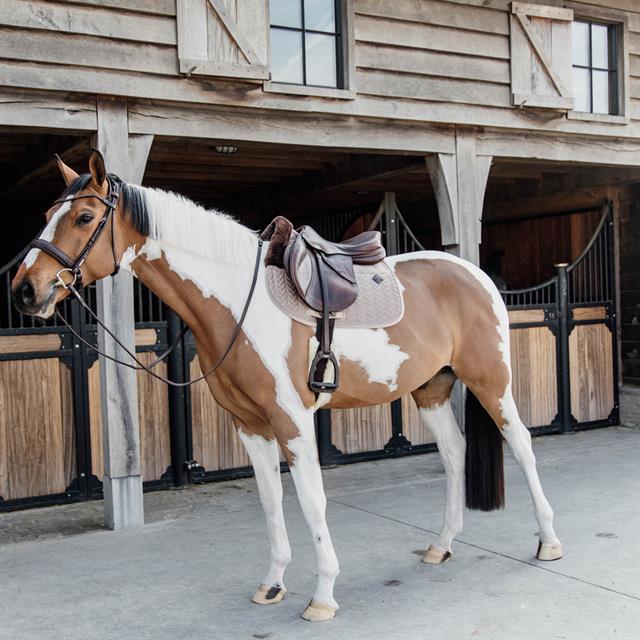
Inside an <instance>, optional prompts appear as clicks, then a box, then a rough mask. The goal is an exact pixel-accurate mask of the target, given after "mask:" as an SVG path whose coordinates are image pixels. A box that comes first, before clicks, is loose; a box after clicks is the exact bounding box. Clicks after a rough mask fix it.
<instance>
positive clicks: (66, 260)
mask: <svg viewBox="0 0 640 640" xmlns="http://www.w3.org/2000/svg"><path fill="white" fill-rule="evenodd" d="M107 182H108V185H109V190H108V193H107V197H106V198H103V197H102V196H101V195H98V194H86V195H81V196H71V197H69V198H60V199H58V200H56V201H55V202H54V205H55V204H62V203H64V202H73V201H74V200H80V199H82V198H96V199H98V200H100V202H102V203H104V204H105V206H106V209H105V212H104V214H103V215H102V218H100V220H99V221H98V226H97V227H96V228H95V229H94V231H93V233H92V234H91V237H90V238H89V240H88V241H87V243H86V244H85V245H84V247H83V249H82V251H80V253H79V254H78V256H77V257H76V258H75V259H73V258H71V257H69V255H67V254H66V253H65V252H64V251H62V249H60V248H59V247H56V245H54V244H53V243H51V242H49V241H48V240H43V239H42V238H36V239H35V240H33V241H32V242H31V245H30V247H29V248H33V249H40V250H41V251H44V252H45V253H46V254H47V255H49V256H51V257H52V258H53V259H54V260H56V261H57V262H58V263H59V264H61V265H62V267H63V268H62V269H60V270H59V271H58V272H57V273H56V279H57V281H58V283H59V285H60V286H61V287H63V288H64V289H66V290H68V291H69V292H71V294H72V295H73V296H74V298H75V299H76V300H77V301H78V303H79V304H80V306H81V307H82V308H83V309H84V310H85V311H86V312H87V313H88V314H89V315H90V316H91V317H92V318H93V319H94V320H95V321H96V323H97V324H98V325H100V326H101V327H102V328H103V329H104V331H105V332H106V333H107V334H108V335H109V336H110V337H111V338H112V339H113V341H114V342H115V343H116V344H117V345H118V346H119V347H120V348H121V349H122V350H123V351H124V352H125V353H126V354H127V355H128V356H129V357H130V358H132V359H133V361H134V362H135V363H136V364H131V363H130V362H123V361H122V360H118V359H117V358H114V357H113V356H110V355H109V354H107V353H104V352H102V351H100V349H97V348H96V347H94V346H93V345H92V344H91V343H90V342H88V341H87V340H86V339H85V338H84V337H83V336H81V335H80V334H79V333H78V332H77V331H76V330H75V329H74V328H73V327H72V326H71V325H70V324H69V322H67V320H66V318H65V317H64V316H63V315H62V314H61V313H60V310H59V309H56V315H57V316H58V318H60V320H61V321H62V323H63V324H64V325H65V326H66V327H67V329H69V331H71V333H72V334H73V335H74V336H75V337H76V338H77V339H78V340H80V342H82V343H83V344H84V345H85V346H87V347H89V348H90V349H91V350H93V351H95V352H96V353H97V354H99V355H101V356H102V357H103V358H107V360H111V361H112V362H115V363H117V364H120V365H122V366H123V367H128V368H129V369H134V370H136V371H146V372H147V373H148V374H149V375H151V376H153V377H154V378H156V379H158V380H160V381H161V382H164V383H165V384H168V385H170V386H172V387H189V386H191V385H192V384H195V383H196V382H199V381H200V380H204V379H205V378H208V377H209V376H210V375H211V374H212V373H213V372H214V371H215V370H216V369H217V368H218V367H220V365H221V364H222V363H223V362H224V361H225V360H226V358H227V356H228V355H229V353H230V352H231V349H232V348H233V345H234V344H235V342H236V340H237V338H238V336H239V335H240V330H241V329H242V325H243V323H244V320H245V318H246V316H247V312H248V311H249V305H250V304H251V300H252V298H253V294H254V292H255V289H256V284H257V281H258V272H259V270H260V256H261V254H262V245H263V241H262V239H260V238H259V239H258V251H257V253H256V261H255V265H254V268H253V279H252V281H251V287H250V288H249V293H248V295H247V299H246V301H245V304H244V307H243V309H242V313H241V314H240V318H239V319H238V321H237V322H236V327H235V329H234V331H233V334H232V335H231V339H230V340H229V344H228V345H227V348H226V349H225V350H224V352H223V354H222V355H221V356H220V358H218V360H217V362H216V363H215V364H214V365H213V366H212V367H210V368H209V369H208V370H207V371H206V372H205V373H203V374H202V375H201V376H199V377H198V378H195V379H194V380H189V381H188V382H174V381H173V380H169V379H168V378H165V377H164V376H161V375H159V374H157V373H156V372H155V371H152V369H153V368H154V367H155V366H157V365H158V364H160V363H161V362H163V361H164V360H165V358H167V357H168V356H169V354H170V353H171V352H172V351H173V350H174V349H175V348H176V347H177V346H178V344H179V343H180V341H181V340H182V338H184V336H185V334H186V333H187V331H188V330H189V327H187V326H186V325H185V327H184V328H183V329H182V331H181V332H180V333H179V334H178V336H177V337H176V338H175V340H174V341H173V342H172V344H171V346H170V347H169V348H168V349H167V351H165V352H164V353H163V354H162V355H161V356H160V357H159V358H157V359H156V360H154V361H153V362H152V363H151V364H144V363H143V362H141V361H140V360H139V359H138V357H137V356H136V354H135V353H134V352H132V351H131V350H130V349H129V348H128V347H127V346H126V345H124V344H123V343H122V342H121V341H120V340H119V339H118V337H117V336H116V335H115V334H114V333H113V331H111V330H110V329H109V327H107V326H106V325H105V324H104V323H103V322H102V320H100V318H99V317H98V316H97V314H96V313H95V312H94V311H93V309H91V307H90V306H89V305H88V304H87V303H86V302H85V300H84V298H83V297H82V296H81V295H80V292H79V289H82V287H83V286H84V285H83V282H82V265H83V264H84V262H85V260H86V259H87V256H88V255H89V253H90V252H91V250H92V249H93V247H94V246H95V244H96V242H97V241H98V240H99V238H100V236H101V235H102V232H103V231H104V228H105V227H106V226H107V224H108V222H109V220H111V253H112V255H113V264H114V270H113V272H112V273H111V276H115V275H116V274H117V273H118V271H119V270H120V263H119V261H118V259H117V257H116V249H115V234H114V218H115V213H116V208H117V206H118V199H119V197H120V192H121V188H120V187H121V181H120V179H119V178H117V177H116V176H107ZM65 272H68V273H70V274H71V275H72V276H73V280H72V281H71V282H65V281H64V280H63V278H62V274H63V273H65Z"/></svg>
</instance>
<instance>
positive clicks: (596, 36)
mask: <svg viewBox="0 0 640 640" xmlns="http://www.w3.org/2000/svg"><path fill="white" fill-rule="evenodd" d="M591 64H592V65H593V66H594V67H600V69H608V68H609V29H608V27H605V26H604V25H601V24H592V25H591Z"/></svg>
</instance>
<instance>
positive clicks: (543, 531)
mask: <svg viewBox="0 0 640 640" xmlns="http://www.w3.org/2000/svg"><path fill="white" fill-rule="evenodd" d="M501 406H502V416H503V417H504V419H505V420H506V425H505V426H504V428H503V430H502V435H503V436H504V439H505V440H506V441H507V442H508V443H509V446H510V447H511V450H512V451H513V455H514V457H515V459H516V460H517V462H518V464H519V465H520V467H521V468H522V471H523V472H524V475H525V478H526V480H527V484H528V485H529V492H530V493H531V499H532V500H533V509H534V511H535V515H536V520H537V521H538V525H539V526H540V541H541V542H542V543H543V544H559V543H560V541H559V540H558V537H557V536H556V532H555V531H554V529H553V510H552V509H551V506H550V505H549V502H548V501H547V498H546V497H545V495H544V492H543V491H542V485H541V484H540V478H539V477H538V471H537V470H536V457H535V455H534V454H533V449H532V448H531V434H530V433H529V431H528V429H527V428H526V427H525V426H524V424H523V423H522V420H520V416H519V415H518V410H517V408H516V405H515V402H514V400H513V395H512V393H511V386H510V385H509V386H508V387H507V390H506V392H505V394H504V397H503V398H502V401H501Z"/></svg>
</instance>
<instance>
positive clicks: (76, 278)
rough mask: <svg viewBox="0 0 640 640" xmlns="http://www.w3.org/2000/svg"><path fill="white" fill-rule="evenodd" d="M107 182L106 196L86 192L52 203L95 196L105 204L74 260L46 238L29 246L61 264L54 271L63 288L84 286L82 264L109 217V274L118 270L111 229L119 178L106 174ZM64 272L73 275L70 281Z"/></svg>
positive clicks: (113, 273)
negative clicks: (111, 265)
mask: <svg viewBox="0 0 640 640" xmlns="http://www.w3.org/2000/svg"><path fill="white" fill-rule="evenodd" d="M107 183H108V185H109V191H108V193H107V197H106V198H103V197H102V196H101V195H99V194H97V193H87V194H85V195H83V196H71V197H70V198H59V199H58V200H56V201H55V202H54V203H53V204H54V205H56V204H62V203H64V202H73V201H74V200H82V199H83V198H95V199H97V200H100V202H103V203H104V204H105V205H106V209H105V210H104V214H103V215H102V218H100V221H99V222H98V226H97V227H96V228H95V229H94V231H93V233H92V234H91V237H90V238H89V240H87V243H86V244H85V245H84V247H83V249H82V251H80V253H79V254H78V257H77V258H75V260H74V259H73V258H70V257H69V256H68V255H67V254H66V253H65V252H64V251H62V249H60V248H59V247H56V245H55V244H53V243H51V242H49V241H48V240H43V239H42V238H36V239H35V240H34V241H33V242H32V243H31V245H30V247H29V248H31V249H40V250H41V251H44V252H45V253H46V254H48V255H50V256H51V257H52V258H53V259H54V260H56V261H58V262H59V263H60V264H61V265H62V267H63V268H62V269H60V270H59V271H58V272H57V273H56V280H57V281H58V283H59V284H60V285H61V286H62V287H63V288H64V289H70V288H71V287H75V288H76V289H82V287H83V286H84V285H83V283H82V265H83V264H84V261H85V260H86V259H87V256H88V255H89V253H90V251H91V249H93V247H94V246H95V244H96V242H98V240H99V239H100V236H101V235H102V232H103V231H104V228H105V227H106V226H107V223H108V222H109V219H111V253H112V254H113V264H114V269H113V272H112V273H111V275H112V276H115V275H116V274H117V273H118V271H120V263H119V262H118V260H117V258H116V247H115V234H114V229H113V219H114V217H115V211H116V207H117V206H118V198H119V197H120V180H119V179H118V178H116V177H115V176H107ZM65 272H68V273H70V274H71V275H72V276H73V280H72V281H71V282H70V283H66V282H65V281H64V280H63V279H62V275H61V274H63V273H65Z"/></svg>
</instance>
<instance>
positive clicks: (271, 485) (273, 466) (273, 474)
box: [238, 429, 291, 604]
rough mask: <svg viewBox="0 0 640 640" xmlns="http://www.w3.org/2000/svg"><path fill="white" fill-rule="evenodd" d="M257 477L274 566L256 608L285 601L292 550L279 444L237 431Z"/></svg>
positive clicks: (259, 590) (267, 577)
mask: <svg viewBox="0 0 640 640" xmlns="http://www.w3.org/2000/svg"><path fill="white" fill-rule="evenodd" d="M238 433H239V434H240V439H241V440H242V443H243V444H244V447H245V449H246V450H247V453H248V454H249V458H251V464H252V466H253V470H254V472H255V475H256V481H257V483H258V491H259V493H260V502H261V503H262V508H263V509H264V513H265V516H266V519H267V533H268V535H269V542H270V544H271V563H270V565H269V571H268V573H267V575H266V576H265V578H264V580H263V581H262V584H261V585H260V587H259V588H258V590H257V591H256V593H255V595H254V596H253V598H251V599H252V601H253V602H255V603H256V604H276V603H278V602H280V601H281V600H282V598H284V594H285V593H286V589H285V586H284V580H283V576H284V571H285V569H286V568H287V565H288V564H289V561H290V560H291V547H290V546H289V539H288V537H287V530H286V527H285V523H284V514H283V512H282V481H281V478H280V456H279V448H278V443H277V441H276V440H275V438H274V439H271V440H266V439H265V438H263V437H262V436H259V435H249V434H247V433H245V432H243V431H242V430H240V429H239V430H238Z"/></svg>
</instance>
